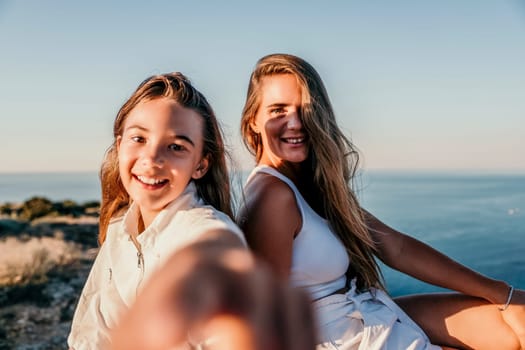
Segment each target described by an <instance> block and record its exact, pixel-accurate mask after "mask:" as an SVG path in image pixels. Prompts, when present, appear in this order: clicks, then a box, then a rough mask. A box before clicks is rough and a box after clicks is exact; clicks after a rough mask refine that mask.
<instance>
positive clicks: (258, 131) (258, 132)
mask: <svg viewBox="0 0 525 350" xmlns="http://www.w3.org/2000/svg"><path fill="white" fill-rule="evenodd" d="M250 129H252V131H253V132H254V133H256V134H260V133H261V131H260V130H259V127H258V126H257V124H256V123H255V118H254V119H252V121H251V122H250Z"/></svg>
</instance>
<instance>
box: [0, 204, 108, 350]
mask: <svg viewBox="0 0 525 350" xmlns="http://www.w3.org/2000/svg"><path fill="white" fill-rule="evenodd" d="M25 203H27V202H25ZM52 204H53V206H54V209H56V208H57V207H60V205H58V204H57V203H52ZM68 204H71V203H68ZM6 207H8V205H3V206H2V207H1V208H2V210H3V211H2V213H1V216H0V256H3V257H4V260H5V259H11V260H16V261H19V259H20V260H21V259H24V258H28V259H33V260H30V261H31V264H32V266H30V267H34V270H31V271H32V272H33V271H37V268H38V266H36V265H38V264H43V262H45V263H47V265H46V269H45V272H44V273H40V274H39V275H38V276H36V275H34V276H33V277H34V278H30V277H28V276H26V275H24V276H22V277H23V278H22V277H21V276H15V277H18V279H17V278H12V279H11V280H13V281H15V282H17V281H20V282H19V283H14V282H5V283H4V284H0V350H3V349H24V350H29V349H35V350H37V349H38V350H44V349H66V348H67V344H66V338H67V335H68V332H69V328H70V325H71V319H72V317H73V312H74V310H75V307H76V304H77V301H78V298H79V296H80V292H81V290H82V287H83V285H84V282H85V280H86V278H87V275H88V273H89V270H90V268H91V265H92V263H93V259H94V258H95V256H96V253H97V250H98V248H97V247H98V244H97V234H98V218H97V214H96V213H97V211H96V210H93V207H94V206H93V204H92V203H90V205H89V206H87V207H85V208H83V207H82V206H78V205H75V208H76V209H75V210H76V211H75V213H73V214H72V213H71V212H69V213H66V214H65V213H64V212H60V211H56V210H55V211H54V212H52V214H49V213H47V214H43V215H36V216H34V217H31V218H29V217H26V218H20V217H19V216H17V215H14V214H13V212H8V210H7V209H6ZM70 207H71V205H70ZM9 208H14V209H16V210H19V211H18V213H21V212H22V211H21V210H20V208H21V205H9ZM17 208H18V209H17ZM86 208H90V209H87V210H84V209H86ZM54 209H53V210H54ZM97 209H98V208H97ZM26 215H28V211H27V210H26ZM13 242H16V244H18V245H16V246H15V247H24V245H29V244H30V243H31V244H32V245H33V246H37V247H38V246H39V245H42V247H40V248H41V249H40V248H38V249H37V250H34V251H27V250H26V249H20V248H12V247H13V246H12V244H13ZM48 242H51V243H57V242H59V243H61V244H60V245H49V246H48V247H47V249H49V250H53V249H55V247H57V246H58V247H67V248H68V249H67V252H65V253H64V254H63V255H59V256H60V257H61V258H60V259H58V260H56V259H55V260H52V259H51V257H52V253H57V252H52V251H50V252H45V251H44V250H43V249H44V248H46V247H44V246H45V245H46V244H48ZM10 244H11V245H10ZM13 250H15V251H13ZM43 252H45V254H44V253H43ZM66 253H67V254H66ZM28 254H30V255H33V256H32V257H27V256H23V255H28ZM6 256H7V257H8V258H5V257H6ZM9 257H11V258H9ZM13 257H15V258H13ZM64 257H66V258H64ZM11 260H9V261H7V262H6V261H3V262H2V265H3V267H4V269H3V272H4V273H6V272H5V271H8V272H9V271H11V270H14V268H12V269H11V270H9V268H11V267H12V265H13V264H14V263H15V262H14V261H11ZM51 261H52V262H53V263H52V264H51V263H49V262H51ZM13 266H14V265H13Z"/></svg>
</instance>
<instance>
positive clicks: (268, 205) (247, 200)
mask: <svg viewBox="0 0 525 350" xmlns="http://www.w3.org/2000/svg"><path fill="white" fill-rule="evenodd" d="M290 208H292V209H296V210H297V202H296V199H295V194H294V192H293V190H292V189H291V188H290V186H288V185H287V184H286V183H285V182H283V181H282V180H280V179H279V178H277V177H275V176H272V175H269V174H257V175H256V176H255V177H254V178H253V179H252V181H250V182H249V183H248V185H247V186H246V187H245V189H244V203H242V206H241V211H242V212H243V213H244V214H247V215H249V216H251V215H252V214H255V213H257V212H260V211H261V210H269V211H270V212H278V211H280V210H288V209H290ZM252 212H253V213H252Z"/></svg>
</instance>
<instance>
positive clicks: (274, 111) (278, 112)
mask: <svg viewBox="0 0 525 350" xmlns="http://www.w3.org/2000/svg"><path fill="white" fill-rule="evenodd" d="M285 113H286V110H285V109H284V108H282V107H278V108H273V109H270V114H271V115H281V114H285Z"/></svg>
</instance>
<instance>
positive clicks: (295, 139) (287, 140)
mask: <svg viewBox="0 0 525 350" xmlns="http://www.w3.org/2000/svg"><path fill="white" fill-rule="evenodd" d="M303 141H304V138H303V137H301V138H293V139H286V142H288V143H293V144H296V143H301V142H303Z"/></svg>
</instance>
